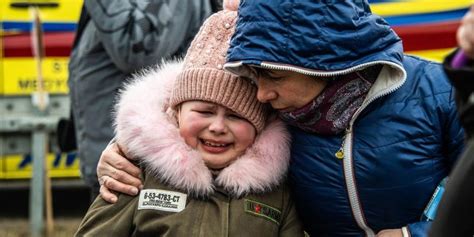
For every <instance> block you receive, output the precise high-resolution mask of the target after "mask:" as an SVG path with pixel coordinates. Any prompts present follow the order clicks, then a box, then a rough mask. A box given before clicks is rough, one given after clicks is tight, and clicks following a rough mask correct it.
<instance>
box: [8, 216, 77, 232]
mask: <svg viewBox="0 0 474 237" xmlns="http://www.w3.org/2000/svg"><path fill="white" fill-rule="evenodd" d="M80 222H81V218H73V217H68V218H60V219H59V218H58V219H55V220H54V231H53V234H52V235H51V237H53V236H54V237H70V236H73V235H74V233H75V232H76V230H77V227H78V226H79V224H80ZM29 225H30V224H29V222H28V219H26V218H4V217H2V218H0V236H2V237H29V236H30V232H29V230H30V228H29Z"/></svg>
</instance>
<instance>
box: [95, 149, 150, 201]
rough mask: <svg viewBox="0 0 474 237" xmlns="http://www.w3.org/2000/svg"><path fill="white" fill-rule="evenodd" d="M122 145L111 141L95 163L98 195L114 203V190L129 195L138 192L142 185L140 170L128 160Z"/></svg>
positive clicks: (115, 197)
mask: <svg viewBox="0 0 474 237" xmlns="http://www.w3.org/2000/svg"><path fill="white" fill-rule="evenodd" d="M125 154H126V152H124V150H123V147H120V146H119V145H117V144H116V143H111V144H109V145H108V146H107V148H105V150H104V151H103V152H102V155H101V156H100V160H99V163H98V164H97V177H98V178H99V183H100V196H101V197H102V198H103V199H104V200H106V201H107V202H111V203H115V202H116V201H117V195H116V194H115V193H114V192H119V193H125V194H128V195H131V196H135V195H137V194H138V192H139V189H141V187H142V182H141V180H140V174H141V170H140V169H139V168H138V167H137V166H135V165H134V164H133V163H132V162H131V161H130V160H128V159H127V158H130V157H127V156H126V155H125Z"/></svg>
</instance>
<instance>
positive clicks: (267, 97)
mask: <svg viewBox="0 0 474 237" xmlns="http://www.w3.org/2000/svg"><path fill="white" fill-rule="evenodd" d="M256 82H257V99H258V101H260V102H262V103H268V102H270V101H272V100H275V99H276V98H277V97H278V94H277V93H276V91H275V90H274V89H273V87H272V86H271V85H270V84H271V83H269V82H268V80H266V79H261V78H259V79H258V80H257V81H256Z"/></svg>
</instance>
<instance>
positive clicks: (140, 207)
mask: <svg viewBox="0 0 474 237" xmlns="http://www.w3.org/2000/svg"><path fill="white" fill-rule="evenodd" d="M180 70H181V63H171V64H165V65H164V66H163V68H159V69H155V70H151V71H148V72H147V73H146V75H142V76H137V78H134V80H132V84H129V85H127V86H126V88H125V91H124V92H123V93H122V94H121V97H120V100H119V103H118V105H117V113H116V116H117V117H116V125H117V126H116V132H117V136H116V138H117V142H118V143H119V144H127V146H128V149H129V150H128V152H129V153H130V155H132V156H135V157H139V161H140V163H141V166H142V168H143V174H144V177H143V180H144V188H143V189H142V190H141V192H140V194H139V195H138V196H136V197H131V196H127V195H120V196H119V199H118V202H117V203H116V204H109V203H107V202H105V201H103V200H102V199H100V198H98V199H96V200H95V202H94V203H93V205H92V206H91V207H90V209H89V211H88V212H87V214H86V216H85V217H84V219H83V221H82V223H81V225H80V227H79V230H78V232H77V233H76V236H292V237H293V236H303V230H302V227H301V225H300V223H299V221H298V218H297V215H296V212H295V209H294V206H293V202H292V200H291V198H290V196H289V190H288V188H287V186H286V185H285V184H284V178H285V174H286V171H287V169H288V162H289V135H288V132H287V131H286V129H285V126H284V124H283V123H282V122H281V121H278V120H277V121H274V122H272V123H270V124H268V125H267V127H266V128H265V129H264V130H263V131H262V132H261V133H260V134H259V135H258V136H257V138H256V140H255V142H254V144H253V145H252V146H251V147H250V148H248V149H247V151H246V153H245V154H243V155H242V156H241V157H239V158H238V159H237V160H235V161H234V162H233V163H232V164H230V165H229V166H228V167H226V168H224V169H223V170H221V171H220V172H219V173H218V174H213V173H212V172H211V171H210V170H209V169H208V168H207V167H206V165H205V164H204V162H203V161H202V159H201V157H200V155H199V153H198V152H197V151H195V150H193V149H191V148H190V147H188V146H187V145H186V143H185V142H184V140H183V139H182V138H181V136H180V135H179V131H178V128H177V125H176V122H175V119H174V116H173V114H172V112H171V111H170V110H169V109H168V106H167V102H168V98H169V96H170V93H171V85H172V84H173V82H174V80H175V78H176V76H177V74H178V72H179V71H180Z"/></svg>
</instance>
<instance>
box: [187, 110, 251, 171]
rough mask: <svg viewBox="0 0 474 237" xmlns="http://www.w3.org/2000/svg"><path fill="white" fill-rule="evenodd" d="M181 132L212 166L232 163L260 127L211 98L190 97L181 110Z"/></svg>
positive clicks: (247, 145)
mask: <svg viewBox="0 0 474 237" xmlns="http://www.w3.org/2000/svg"><path fill="white" fill-rule="evenodd" d="M178 124H179V132H180V135H181V137H183V138H184V141H185V142H186V144H188V145H189V146H191V147H192V148H194V149H196V150H198V151H199V152H200V153H201V155H202V158H203V160H204V162H205V163H206V165H207V166H208V167H209V168H212V169H221V168H224V167H226V166H228V165H229V164H230V163H231V162H232V161H234V160H235V159H236V158H237V157H238V156H240V155H242V154H243V153H244V152H245V150H246V149H247V148H248V147H250V145H252V143H253V141H254V140H255V136H256V130H255V128H254V127H253V125H252V124H251V123H250V122H249V121H247V120H246V119H244V118H242V117H240V116H239V115H238V114H236V113H234V112H232V111H231V110H229V109H227V108H225V107H223V106H220V105H217V104H214V103H208V102H202V101H188V102H184V103H183V104H181V108H180V110H179V113H178Z"/></svg>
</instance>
